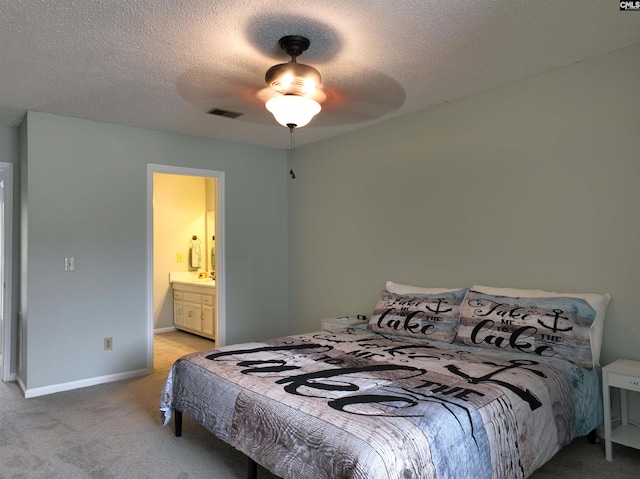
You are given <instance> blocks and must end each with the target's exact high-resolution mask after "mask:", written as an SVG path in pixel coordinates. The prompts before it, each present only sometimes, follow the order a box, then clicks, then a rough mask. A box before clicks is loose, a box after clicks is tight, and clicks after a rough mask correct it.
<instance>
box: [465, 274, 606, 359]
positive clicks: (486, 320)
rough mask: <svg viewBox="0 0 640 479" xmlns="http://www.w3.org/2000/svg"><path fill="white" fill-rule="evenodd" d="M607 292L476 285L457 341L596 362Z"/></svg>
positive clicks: (472, 290) (468, 293)
mask: <svg viewBox="0 0 640 479" xmlns="http://www.w3.org/2000/svg"><path fill="white" fill-rule="evenodd" d="M610 299H611V296H609V295H608V294H593V293H586V294H574V293H555V292H550V291H542V290H522V289H512V288H494V287H490V286H477V285H475V286H473V287H471V289H469V291H468V292H467V294H466V295H465V298H464V300H463V302H462V306H461V309H460V323H459V325H458V334H457V335H456V338H455V342H456V343H460V344H465V345H468V346H479V347H483V348H488V349H498V350H503V351H515V352H523V353H530V354H534V355H538V356H545V357H556V358H561V359H565V360H567V361H571V362H572V363H574V364H577V365H579V366H582V367H584V368H587V369H592V368H593V367H594V366H597V365H598V361H599V357H600V345H601V341H602V329H603V322H604V316H605V312H606V308H607V305H608V304H609V301H610Z"/></svg>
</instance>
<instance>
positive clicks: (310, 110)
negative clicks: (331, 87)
mask: <svg viewBox="0 0 640 479" xmlns="http://www.w3.org/2000/svg"><path fill="white" fill-rule="evenodd" d="M265 106H266V107H267V110H269V111H270V112H271V113H272V114H273V116H274V118H275V119H276V121H277V122H278V123H280V124H281V125H282V126H287V127H288V126H289V125H295V126H296V128H302V127H303V126H305V125H307V124H308V123H309V122H310V121H311V120H312V118H313V117H314V116H315V115H317V114H318V113H320V110H321V109H322V108H321V107H320V104H319V103H318V102H317V101H315V100H312V99H311V98H307V97H304V96H298V95H282V96H276V97H273V98H271V99H270V100H268V101H267V103H266V104H265Z"/></svg>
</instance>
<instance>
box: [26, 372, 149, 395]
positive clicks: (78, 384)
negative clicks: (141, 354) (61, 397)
mask: <svg viewBox="0 0 640 479" xmlns="http://www.w3.org/2000/svg"><path fill="white" fill-rule="evenodd" d="M150 372H151V371H150V370H149V369H146V368H145V369H137V370H135V371H128V372H126V373H117V374H108V375H106V376H99V377H95V378H89V379H82V380H80V381H71V382H68V383H61V384H52V385H51V386H43V387H39V388H31V389H26V388H25V387H24V384H23V382H22V381H21V380H20V379H18V385H19V386H20V388H21V389H22V392H23V393H24V397H25V398H34V397H38V396H46V395H47V394H54V393H60V392H63V391H70V390H72V389H78V388H86V387H89V386H96V385H98V384H105V383H111V382H114V381H121V380H122V379H132V378H139V377H141V376H146V375H147V374H149V373H150Z"/></svg>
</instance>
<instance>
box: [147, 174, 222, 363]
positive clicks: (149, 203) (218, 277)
mask: <svg viewBox="0 0 640 479" xmlns="http://www.w3.org/2000/svg"><path fill="white" fill-rule="evenodd" d="M154 173H166V174H170V175H185V176H201V177H204V178H215V179H216V180H217V181H216V211H215V215H216V216H215V218H216V222H215V223H216V226H215V230H216V231H215V235H216V316H217V328H216V331H217V332H216V347H219V346H224V345H225V344H226V337H227V326H226V325H227V319H226V318H227V314H226V296H227V295H226V284H227V282H226V268H225V251H226V249H225V236H224V230H225V218H224V212H225V204H224V199H225V193H224V171H216V170H203V169H199V168H187V167H182V166H167V165H155V164H151V163H149V164H147V327H148V344H147V354H148V356H147V367H148V369H149V371H150V372H151V371H152V370H153V334H154V324H153V174H154Z"/></svg>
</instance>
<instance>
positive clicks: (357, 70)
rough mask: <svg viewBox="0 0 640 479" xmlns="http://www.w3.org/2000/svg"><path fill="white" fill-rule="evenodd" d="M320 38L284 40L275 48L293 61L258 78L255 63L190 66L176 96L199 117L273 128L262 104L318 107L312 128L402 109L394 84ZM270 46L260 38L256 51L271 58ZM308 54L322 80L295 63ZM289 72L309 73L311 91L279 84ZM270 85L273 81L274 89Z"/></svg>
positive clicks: (400, 90)
mask: <svg viewBox="0 0 640 479" xmlns="http://www.w3.org/2000/svg"><path fill="white" fill-rule="evenodd" d="M319 38H320V39H319V40H317V41H315V42H312V41H310V40H309V38H308V37H307V36H302V35H288V36H284V37H282V38H281V39H280V40H279V42H278V46H279V47H280V48H281V50H283V51H284V52H286V53H287V54H288V55H289V56H290V57H291V59H290V61H288V62H287V63H280V64H276V65H273V66H272V67H271V68H269V69H268V70H267V71H266V74H265V75H264V77H262V78H261V75H260V73H259V71H260V70H261V68H263V67H261V66H258V64H261V65H262V63H260V60H259V59H258V58H255V57H249V56H246V57H237V56H235V57H233V56H229V57H228V58H218V59H216V61H207V62H203V63H201V64H200V65H194V66H193V67H192V68H190V69H189V70H187V71H185V72H184V73H183V74H182V75H180V77H179V79H178V81H177V89H178V93H179V94H180V96H181V97H182V98H183V99H184V100H185V101H187V102H188V103H190V104H192V105H194V106H195V107H196V108H197V109H199V110H200V111H206V112H209V113H212V114H214V115H217V116H221V117H225V118H229V119H233V118H237V120H238V121H245V122H249V123H258V124H264V125H273V124H274V123H275V122H274V121H273V120H274V117H273V116H272V115H271V114H270V113H269V111H267V109H266V107H265V106H266V103H268V102H269V101H271V100H272V99H274V98H280V97H285V98H286V97H287V96H292V94H297V96H299V97H302V98H307V99H310V100H313V101H314V102H316V103H317V104H318V105H320V108H321V112H320V113H318V114H317V115H316V116H315V117H314V118H313V122H312V123H311V126H313V127H331V126H337V125H344V124H355V123H361V122H364V121H369V120H373V119H376V118H379V117H381V116H383V115H386V114H388V113H390V112H392V111H394V110H397V109H398V108H399V107H400V106H402V104H403V103H404V100H405V96H406V95H405V91H404V89H403V88H402V87H401V86H400V84H399V83H398V82H397V81H396V80H394V79H393V78H391V77H389V76H387V75H386V74H384V73H382V72H379V71H376V70H372V69H370V68H367V67H366V66H365V65H363V64H362V63H360V62H359V61H358V60H357V59H352V58H343V57H341V56H340V51H341V50H340V49H339V44H337V43H336V42H335V41H334V42H333V43H332V41H331V39H327V36H326V35H324V36H323V35H322V34H320V36H319ZM271 42H272V40H270V39H269V36H268V35H264V36H263V37H261V38H260V41H259V42H257V41H256V42H255V43H254V45H255V46H256V48H257V49H258V51H261V52H263V54H264V55H268V56H270V57H271V56H272V54H273V50H272V49H273V46H274V45H273V43H271ZM310 45H313V46H312V48H309V46H310ZM337 47H338V48H337ZM307 49H309V51H308V52H307V54H311V55H310V57H311V58H313V59H318V58H320V59H321V60H320V61H321V62H322V67H321V68H322V70H323V76H324V78H322V76H321V75H320V73H319V72H318V70H316V69H315V68H313V67H311V66H309V65H303V64H301V63H298V62H297V59H298V57H299V56H300V55H301V54H302V53H304V52H305V51H307ZM324 49H329V51H328V52H326V53H319V54H318V51H320V52H323V50H324ZM311 50H313V52H312V51H311ZM220 51H221V53H222V52H224V50H220ZM289 68H291V69H294V70H296V71H297V70H305V71H306V72H307V73H308V72H311V77H312V78H316V82H315V88H310V89H308V90H306V89H305V82H304V81H300V80H298V81H294V82H293V83H292V84H291V85H288V86H287V85H285V84H284V83H282V82H281V81H280V80H278V75H277V74H278V73H281V72H282V71H286V70H288V69H289ZM262 71H264V70H262ZM313 72H315V74H317V77H316V76H315V74H314V73H313ZM265 80H266V82H267V85H265V83H264V81H265ZM272 81H275V84H274V86H273V87H272V86H271V83H272ZM321 81H322V83H320V82H321ZM287 93H289V95H288V94H287ZM301 93H302V94H301ZM284 101H289V99H286V100H284ZM272 103H275V102H272Z"/></svg>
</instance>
